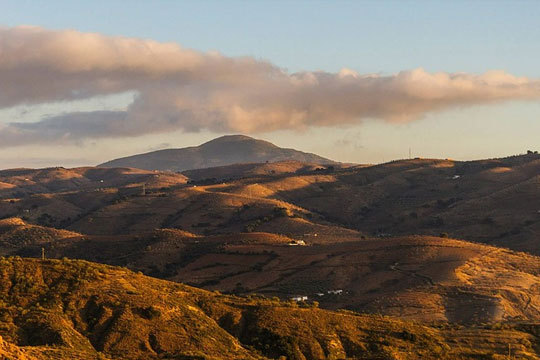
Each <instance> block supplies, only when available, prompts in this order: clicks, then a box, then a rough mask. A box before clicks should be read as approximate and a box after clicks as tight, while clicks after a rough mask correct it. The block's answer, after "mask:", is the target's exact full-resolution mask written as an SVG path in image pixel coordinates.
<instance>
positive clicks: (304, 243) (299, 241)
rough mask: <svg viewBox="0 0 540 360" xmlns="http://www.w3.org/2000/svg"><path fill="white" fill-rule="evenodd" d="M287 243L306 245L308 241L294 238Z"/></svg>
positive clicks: (290, 244)
mask: <svg viewBox="0 0 540 360" xmlns="http://www.w3.org/2000/svg"><path fill="white" fill-rule="evenodd" d="M287 245H289V246H306V242H305V241H304V240H293V241H291V242H289V243H288V244H287Z"/></svg>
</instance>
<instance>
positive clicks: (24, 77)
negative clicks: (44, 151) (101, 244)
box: [0, 27, 540, 147]
mask: <svg viewBox="0 0 540 360" xmlns="http://www.w3.org/2000/svg"><path fill="white" fill-rule="evenodd" d="M128 91H131V92H134V93H136V94H137V95H136V97H135V99H134V101H133V103H132V104H131V105H129V106H128V108H127V109H126V110H125V111H124V110H122V111H88V112H68V113H65V114H61V115H58V116H51V117H47V118H44V119H42V120H40V121H38V122H34V123H20V122H11V123H7V124H5V125H4V126H2V127H0V146H4V147H5V146H14V145H20V144H31V143H35V144H46V143H75V142H77V141H80V140H84V139H91V138H94V139H95V138H110V137H126V136H140V135H145V134H149V133H162V132H169V131H174V130H183V131H199V130H203V129H205V130H210V131H216V132H242V133H257V132H265V131H273V130H278V129H295V130H298V129H305V128H308V127H312V126H336V125H342V124H354V123H359V122H361V121H362V120H363V119H366V118H371V119H380V120H383V121H400V122H403V121H411V120H414V119H417V118H419V117H421V116H422V115H424V114H425V113H428V112H434V111H442V110H446V109H449V108H452V107H458V106H469V105H476V104H486V103H491V102H501V101H508V100H516V99H520V100H523V99H538V98H539V97H540V82H539V81H538V80H531V79H527V78H523V77H515V76H513V75H511V74H507V73H505V72H502V71H489V72H487V73H485V74H482V75H474V74H466V73H455V74H450V73H428V72H426V71H424V70H422V69H415V70H412V71H402V72H400V73H398V74H394V75H389V76H380V75H361V74H358V73H357V72H355V71H353V70H351V69H346V68H344V69H343V70H341V71H340V72H339V73H328V72H321V71H318V72H302V73H295V74H289V73H287V72H286V71H284V70H282V69H280V68H279V67H277V66H275V65H273V64H271V63H269V62H265V61H260V60H256V59H254V58H250V57H240V58H231V57H226V56H223V55H220V54H217V53H203V52H197V51H194V50H189V49H184V48H182V47H181V46H179V45H177V44H172V43H158V42H155V41H151V40H140V39H131V38H124V37H109V36H104V35H100V34H92V33H81V32H77V31H73V30H67V31H51V30H46V29H43V28H38V27H15V28H0V108H10V107H13V106H20V105H22V104H26V105H32V104H44V103H50V102H58V101H73V100H79V99H87V98H91V97H94V96H106V95H109V94H118V93H123V92H128Z"/></svg>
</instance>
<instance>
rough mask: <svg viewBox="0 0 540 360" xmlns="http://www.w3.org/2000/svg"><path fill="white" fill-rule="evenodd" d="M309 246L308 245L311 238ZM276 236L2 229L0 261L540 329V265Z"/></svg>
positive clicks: (12, 225)
mask: <svg viewBox="0 0 540 360" xmlns="http://www.w3.org/2000/svg"><path fill="white" fill-rule="evenodd" d="M306 241H308V240H307V239H306ZM290 244H295V243H294V242H293V240H292V239H290V238H287V237H285V236H278V235H274V234H269V233H238V234H233V235H219V236H197V235H194V234H192V233H189V232H186V231H180V230H175V229H162V230H155V231H153V232H151V233H139V234H137V235H124V236H103V235H102V236H89V235H84V236H83V235H80V234H77V233H73V232H68V231H59V230H56V229H51V228H46V227H40V226H34V225H28V224H25V223H24V222H22V221H20V220H17V219H9V220H1V221H0V255H21V256H36V257H38V256H41V248H44V250H45V254H46V255H47V256H48V257H53V258H63V257H69V258H80V259H86V260H90V261H96V262H101V263H107V264H112V265H121V266H127V267H129V268H131V269H133V270H137V271H142V272H144V273H145V274H148V275H152V276H155V277H159V278H162V279H167V280H174V281H177V282H182V283H189V284H191V285H194V286H197V287H203V288H206V289H209V290H220V291H223V292H229V293H236V294H250V293H259V294H265V295H267V296H279V297H280V298H282V299H288V298H292V297H294V296H299V295H301V296H307V297H308V299H309V300H316V301H318V302H320V304H321V307H324V308H329V309H340V308H346V309H351V310H356V311H361V312H366V313H381V314H387V315H393V316H399V317H401V318H404V319H411V320H417V321H424V322H426V321H427V322H432V321H451V322H465V323H471V322H476V323H482V322H490V321H501V320H516V319H520V320H535V321H540V258H539V257H535V256H531V255H527V254H524V253H518V252H513V251H509V250H505V249H499V248H494V247H490V246H485V245H479V244H473V243H468V242H465V241H458V240H452V239H446V238H435V237H421V236H414V237H400V238H382V239H381V238H377V239H364V240H360V241H355V242H345V243H328V244H317V245H313V246H302V245H296V246H291V245H290Z"/></svg>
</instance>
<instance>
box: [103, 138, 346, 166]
mask: <svg viewBox="0 0 540 360" xmlns="http://www.w3.org/2000/svg"><path fill="white" fill-rule="evenodd" d="M285 160H294V161H300V162H305V163H314V164H333V163H335V162H334V161H332V160H329V159H325V158H323V157H320V156H317V155H315V154H310V153H305V152H301V151H297V150H294V149H284V148H280V147H277V146H275V145H274V144H271V143H269V142H267V141H263V140H257V139H253V138H251V137H248V136H244V135H229V136H222V137H220V138H217V139H214V140H211V141H209V142H206V143H204V144H202V145H199V146H194V147H187V148H182V149H166V150H158V151H152V152H149V153H145V154H139V155H133V156H128V157H124V158H120V159H115V160H111V161H108V162H105V163H103V164H101V165H98V166H99V167H131V168H139V169H145V170H161V171H184V170H191V169H201V168H209V167H216V166H224V165H231V164H237V163H265V162H278V161H285Z"/></svg>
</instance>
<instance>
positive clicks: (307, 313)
mask: <svg viewBox="0 0 540 360" xmlns="http://www.w3.org/2000/svg"><path fill="white" fill-rule="evenodd" d="M0 265H1V266H0V278H2V282H1V283H0V301H1V303H2V307H1V308H0V316H1V320H2V321H1V322H0V356H2V357H3V358H5V359H29V360H30V359H43V360H45V359H46V360H49V359H51V360H52V359H68V358H69V359H88V360H90V359H110V360H115V359H128V360H130V359H156V360H157V359H193V360H196V359H197V360H203V359H208V360H211V359H214V360H215V359H247V360H250V359H253V360H255V359H259V360H264V359H284V358H286V359H290V360H305V359H314V360H318V359H345V358H347V359H365V360H378V359H395V360H397V359H410V360H416V359H418V360H419V359H452V360H460V359H472V358H474V359H505V358H506V354H508V352H509V351H510V352H511V355H512V356H515V357H516V358H520V359H536V358H537V357H538V355H539V352H540V349H539V344H540V342H539V341H540V339H539V335H540V333H539V331H540V329H539V327H538V325H535V324H533V323H527V322H522V323H506V324H504V325H501V324H497V323H494V324H484V325H482V326H474V325H472V326H470V327H468V328H463V327H462V326H453V325H444V326H429V325H420V324H418V323H414V322H408V321H404V320H399V319H397V318H393V317H385V316H380V315H377V316H373V315H362V314H357V313H353V312H344V311H341V312H333V311H326V310H321V309H318V308H317V307H316V304H311V305H310V304H303V305H300V306H299V305H297V304H296V303H292V302H280V301H277V300H269V299H265V298H262V297H257V296H252V297H247V298H244V297H236V296H228V295H222V294H220V293H217V292H208V291H204V290H199V289H195V288H192V287H189V286H185V285H182V284H177V283H171V282H167V281H163V280H157V279H153V278H150V277H146V276H143V275H141V274H136V273H133V272H131V271H128V270H126V269H122V268H115V267H110V266H105V265H100V264H95V263H89V262H85V261H75V260H37V259H21V258H17V257H15V258H9V259H5V258H2V259H0Z"/></svg>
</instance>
